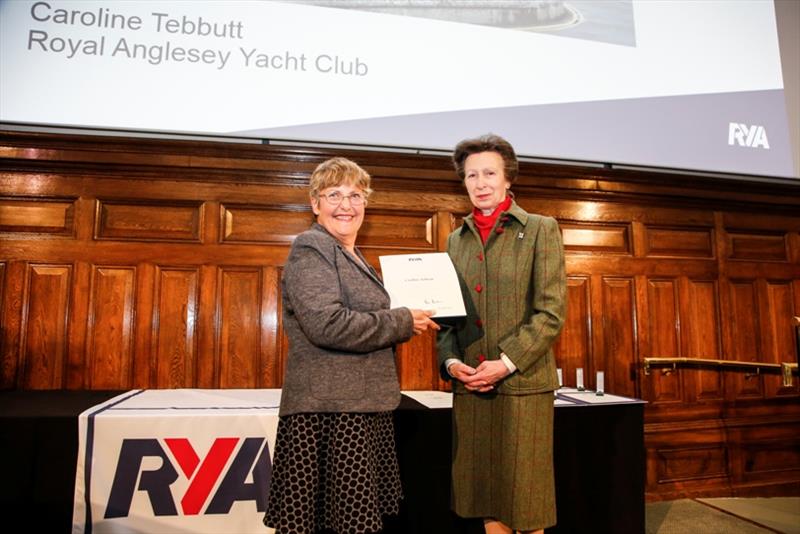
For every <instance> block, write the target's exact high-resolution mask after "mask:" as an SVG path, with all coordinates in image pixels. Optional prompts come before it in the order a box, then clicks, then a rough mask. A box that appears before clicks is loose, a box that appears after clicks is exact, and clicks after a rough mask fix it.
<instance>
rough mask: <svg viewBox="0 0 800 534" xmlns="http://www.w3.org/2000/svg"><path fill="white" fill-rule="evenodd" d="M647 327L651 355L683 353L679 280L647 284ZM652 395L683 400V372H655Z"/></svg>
mask: <svg viewBox="0 0 800 534" xmlns="http://www.w3.org/2000/svg"><path fill="white" fill-rule="evenodd" d="M647 306H648V309H649V315H648V317H647V328H648V331H649V339H650V351H649V353H648V354H649V355H651V356H653V357H656V358H668V357H678V356H681V352H680V342H679V335H680V317H679V315H678V287H677V280H657V279H654V280H649V281H648V284H647ZM650 387H651V389H650V394H651V395H652V396H651V397H650V398H651V399H652V401H653V402H655V403H664V402H678V401H680V400H681V397H682V395H681V374H680V373H665V372H662V373H654V374H653V375H652V378H651V380H650Z"/></svg>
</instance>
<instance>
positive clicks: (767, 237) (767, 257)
mask: <svg viewBox="0 0 800 534" xmlns="http://www.w3.org/2000/svg"><path fill="white" fill-rule="evenodd" d="M728 250H730V259H731V260H756V261H787V260H788V256H787V243H786V234H783V233H773V234H768V233H745V232H744V231H741V230H733V231H729V232H728Z"/></svg>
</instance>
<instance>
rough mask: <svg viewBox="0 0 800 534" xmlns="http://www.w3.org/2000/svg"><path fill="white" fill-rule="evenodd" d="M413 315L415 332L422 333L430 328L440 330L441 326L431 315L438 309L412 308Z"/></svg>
mask: <svg viewBox="0 0 800 534" xmlns="http://www.w3.org/2000/svg"><path fill="white" fill-rule="evenodd" d="M410 311H411V317H412V319H414V334H415V335H416V334H421V333H423V332H424V331H426V330H427V329H428V328H430V329H431V330H439V329H440V328H441V327H440V326H439V325H438V324H436V322H435V321H434V320H433V319H431V316H432V315H433V314H434V313H436V310H410Z"/></svg>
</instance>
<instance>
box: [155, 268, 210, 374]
mask: <svg viewBox="0 0 800 534" xmlns="http://www.w3.org/2000/svg"><path fill="white" fill-rule="evenodd" d="M155 279H156V298H155V299H154V300H155V302H156V306H155V308H154V317H153V325H154V327H153V345H154V347H153V350H152V354H153V359H154V361H155V369H154V374H155V376H153V377H152V379H151V382H152V383H153V385H154V386H155V387H156V388H190V387H194V386H196V384H197V382H196V380H195V365H196V358H197V312H198V310H197V306H198V297H199V291H198V289H199V288H198V283H199V279H200V273H199V272H198V269H196V268H176V267H158V268H157V269H156V277H155Z"/></svg>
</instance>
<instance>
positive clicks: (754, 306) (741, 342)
mask: <svg viewBox="0 0 800 534" xmlns="http://www.w3.org/2000/svg"><path fill="white" fill-rule="evenodd" d="M730 291H731V299H730V301H731V313H732V317H731V319H732V321H731V324H732V330H731V331H732V333H731V336H732V339H731V349H730V354H731V358H730V359H732V360H739V361H745V362H758V361H763V360H762V355H761V336H762V332H763V331H762V330H761V327H760V324H761V320H760V313H759V310H760V309H761V308H760V306H759V303H758V299H757V289H756V283H755V281H754V280H733V281H731V283H730ZM727 378H728V380H729V382H730V389H731V390H732V392H733V395H734V396H735V397H738V398H748V397H750V398H752V397H760V396H761V390H762V387H761V377H760V376H758V375H755V374H753V373H746V374H741V373H740V374H729V375H728V376H727Z"/></svg>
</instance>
